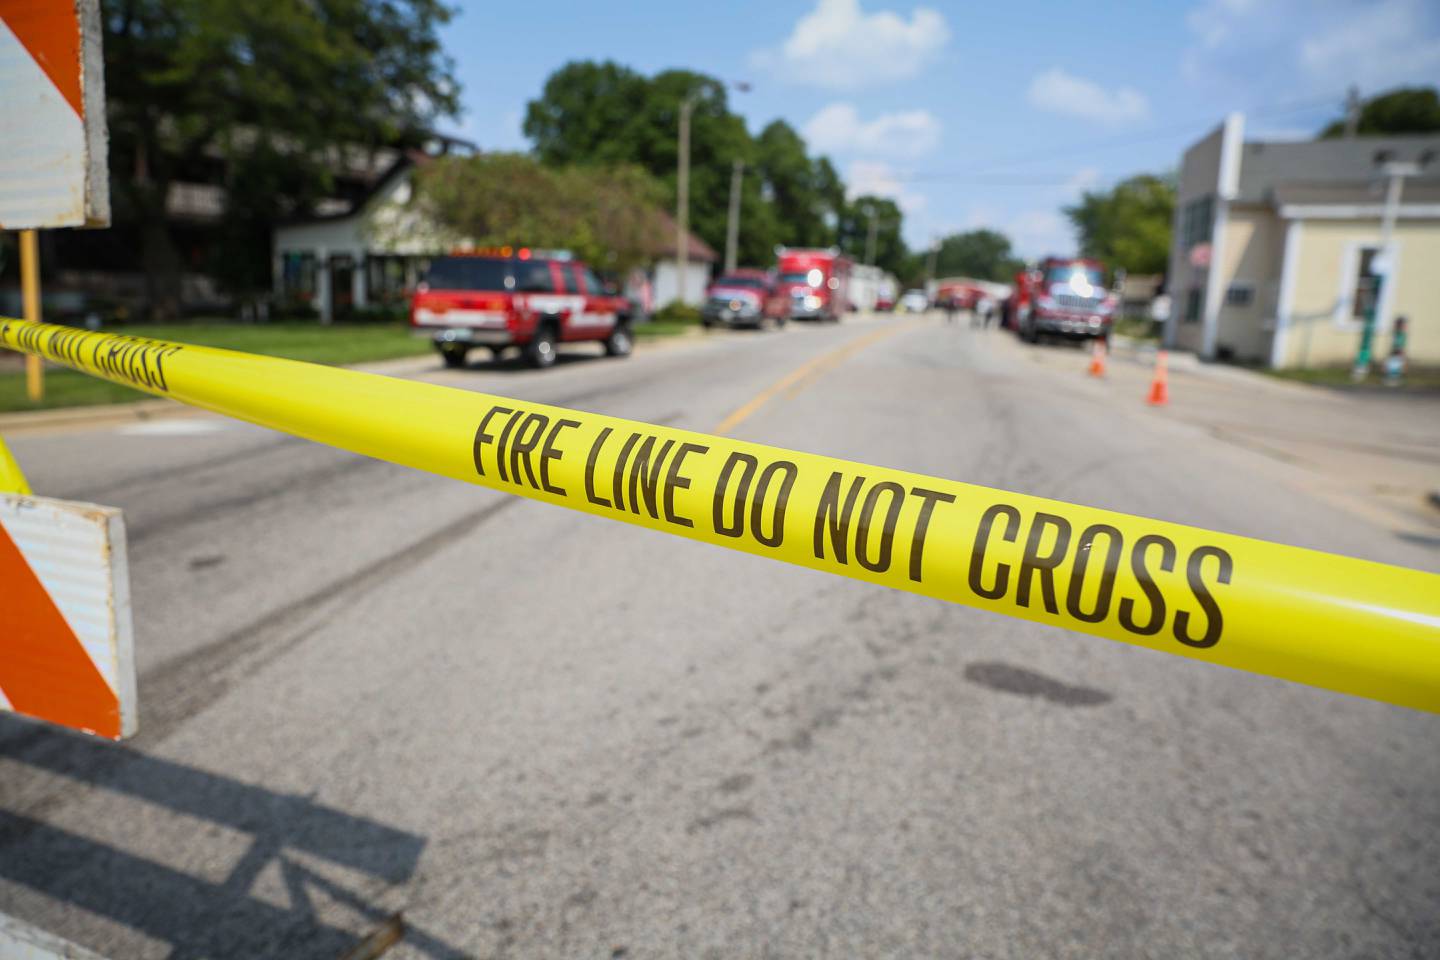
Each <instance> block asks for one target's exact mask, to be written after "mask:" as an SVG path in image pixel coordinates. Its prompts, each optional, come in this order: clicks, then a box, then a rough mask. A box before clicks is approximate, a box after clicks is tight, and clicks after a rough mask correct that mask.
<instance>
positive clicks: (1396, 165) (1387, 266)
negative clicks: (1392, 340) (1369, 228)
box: [1351, 150, 1431, 383]
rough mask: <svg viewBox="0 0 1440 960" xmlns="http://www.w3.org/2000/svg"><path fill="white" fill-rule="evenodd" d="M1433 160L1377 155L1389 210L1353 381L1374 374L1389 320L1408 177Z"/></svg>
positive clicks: (1382, 224)
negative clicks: (1384, 312) (1386, 306)
mask: <svg viewBox="0 0 1440 960" xmlns="http://www.w3.org/2000/svg"><path fill="white" fill-rule="evenodd" d="M1430 159H1431V156H1430V154H1429V152H1428V151H1427V152H1426V153H1425V154H1423V155H1422V156H1421V157H1420V159H1419V160H1418V161H1417V160H1411V161H1398V160H1393V159H1391V154H1390V151H1388V150H1382V151H1380V152H1379V153H1377V154H1376V155H1375V162H1376V164H1377V165H1378V166H1379V168H1380V176H1382V177H1385V178H1386V179H1387V182H1386V184H1385V209H1384V212H1383V213H1382V214H1381V216H1380V249H1379V250H1377V251H1376V253H1375V256H1374V258H1373V259H1372V260H1371V261H1370V263H1371V269H1372V270H1373V271H1374V273H1375V289H1374V291H1373V292H1372V293H1371V295H1370V303H1369V304H1368V305H1367V306H1366V309H1365V326H1364V328H1363V329H1362V330H1361V332H1360V349H1359V350H1358V351H1357V352H1356V354H1355V368H1354V369H1353V370H1352V371H1351V378H1352V379H1353V380H1355V381H1356V382H1357V383H1358V382H1359V381H1361V380H1364V379H1365V378H1366V377H1367V376H1369V374H1370V361H1371V358H1372V355H1373V352H1374V345H1375V328H1376V326H1377V325H1378V324H1379V323H1380V322H1381V321H1383V320H1384V319H1385V318H1384V317H1382V316H1380V302H1381V295H1382V293H1383V292H1384V289H1385V282H1386V278H1387V277H1389V276H1390V275H1391V274H1392V273H1394V272H1395V266H1396V265H1395V262H1394V261H1395V251H1394V250H1392V249H1391V247H1390V240H1391V237H1392V236H1393V235H1394V233H1395V219H1396V217H1398V216H1399V214H1400V194H1401V191H1403V190H1404V188H1405V178H1406V177H1414V176H1419V174H1420V171H1421V170H1422V169H1423V168H1424V167H1425V166H1426V164H1428V163H1429V161H1430Z"/></svg>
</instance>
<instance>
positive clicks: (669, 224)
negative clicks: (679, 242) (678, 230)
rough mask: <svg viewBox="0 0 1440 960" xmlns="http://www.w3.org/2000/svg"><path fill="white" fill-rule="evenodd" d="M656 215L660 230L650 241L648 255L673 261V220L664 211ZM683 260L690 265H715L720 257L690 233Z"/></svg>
mask: <svg viewBox="0 0 1440 960" xmlns="http://www.w3.org/2000/svg"><path fill="white" fill-rule="evenodd" d="M658 213H659V214H660V215H659V216H658V217H657V218H656V221H657V223H658V224H659V225H660V229H658V230H657V232H656V234H655V238H654V240H653V241H652V246H651V247H650V253H651V254H653V255H654V256H655V257H656V258H657V259H660V260H664V259H667V258H668V259H671V260H673V259H675V218H674V217H672V216H670V214H668V213H666V212H665V211H664V210H660V211H658ZM685 259H686V260H688V261H690V262H691V263H694V262H696V261H699V262H701V263H715V262H716V261H718V260H719V259H720V255H719V254H717V253H716V252H715V248H714V247H712V246H710V244H708V243H706V242H705V241H704V240H701V239H700V238H699V237H697V236H695V234H694V232H693V231H692V232H691V234H690V241H689V243H687V244H686V246H685Z"/></svg>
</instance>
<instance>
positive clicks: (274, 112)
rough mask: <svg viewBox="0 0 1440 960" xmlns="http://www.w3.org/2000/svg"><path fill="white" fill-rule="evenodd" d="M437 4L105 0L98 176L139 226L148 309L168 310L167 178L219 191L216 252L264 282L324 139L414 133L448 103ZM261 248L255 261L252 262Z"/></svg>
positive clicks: (328, 144) (326, 144) (360, 141)
mask: <svg viewBox="0 0 1440 960" xmlns="http://www.w3.org/2000/svg"><path fill="white" fill-rule="evenodd" d="M449 17H450V10H449V8H447V7H446V6H444V5H443V3H442V2H441V0H386V2H371V0H311V2H308V3H281V4H272V3H265V4H256V3H249V2H245V0H116V2H114V3H110V4H107V5H106V8H105V11H104V18H103V21H104V31H105V36H104V45H105V85H106V96H107V100H108V101H109V103H108V108H109V109H108V113H109V127H110V166H111V187H112V192H113V198H114V215H115V219H116V221H117V223H119V222H125V221H128V222H130V223H132V224H134V225H135V226H136V228H137V230H138V234H139V238H140V246H141V259H142V262H143V265H144V268H145V274H146V282H147V293H148V300H149V302H150V305H151V309H152V312H154V313H155V314H156V315H158V316H161V317H168V316H173V315H174V314H175V313H176V312H177V311H178V308H179V290H180V269H181V266H182V258H181V255H180V253H179V250H178V247H177V244H176V241H175V238H174V236H172V233H171V229H170V225H169V222H168V220H167V217H166V201H167V197H168V195H169V192H170V187H171V185H172V184H174V183H176V182H179V181H184V180H186V179H195V180H199V181H201V182H211V181H213V179H214V178H215V172H214V171H215V169H216V168H218V169H219V170H221V171H223V173H222V176H223V178H224V182H225V186H226V188H227V195H228V201H227V211H226V222H225V225H224V230H223V234H222V236H223V237H224V238H225V239H227V240H228V241H229V244H227V246H228V247H229V249H227V250H226V251H224V252H223V255H222V257H221V261H222V263H224V264H225V265H226V266H227V267H228V268H229V270H230V272H231V273H232V276H231V278H230V279H231V280H232V282H233V283H235V284H237V285H239V286H242V287H243V286H245V285H253V284H258V283H263V281H264V277H265V275H267V274H268V270H269V264H268V256H267V257H264V258H260V257H256V256H249V255H247V251H249V250H251V249H253V248H254V243H255V241H256V239H257V236H263V238H264V239H263V241H262V242H261V243H260V245H259V247H258V249H259V250H265V249H266V247H267V246H268V239H269V238H268V224H269V223H272V222H273V221H274V219H276V218H278V217H282V216H285V215H287V214H293V213H295V212H296V211H299V210H303V209H304V208H305V207H306V206H307V204H308V203H310V202H311V201H313V200H314V199H315V198H318V197H320V196H323V195H324V193H325V191H326V190H327V189H328V188H329V186H330V184H331V181H332V177H333V170H334V168H335V165H336V152H337V150H352V151H358V152H361V153H363V152H365V151H367V150H371V149H373V148H376V147H379V146H392V145H404V144H417V143H419V142H421V140H422V139H423V138H424V136H425V135H426V132H427V131H428V129H429V128H430V126H431V125H432V124H433V122H434V121H435V120H436V119H437V118H438V117H442V116H450V115H453V114H454V113H455V110H456V106H457V92H458V91H457V86H456V83H455V80H454V78H453V76H452V67H451V64H450V62H449V60H448V59H447V58H446V57H445V55H444V54H443V52H442V50H441V46H440V39H439V35H438V28H439V27H440V26H441V25H442V24H444V23H445V22H446V21H447V20H448V19H449ZM261 259H263V261H264V262H261V263H256V261H257V260H261Z"/></svg>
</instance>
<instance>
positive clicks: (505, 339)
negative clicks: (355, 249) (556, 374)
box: [410, 247, 634, 367]
mask: <svg viewBox="0 0 1440 960" xmlns="http://www.w3.org/2000/svg"><path fill="white" fill-rule="evenodd" d="M410 326H411V327H412V328H413V329H414V332H415V333H416V334H417V335H419V336H424V337H427V338H429V339H431V340H433V341H434V343H435V348H436V349H437V350H438V351H440V356H441V358H442V359H443V360H444V361H445V366H447V367H463V366H464V365H465V360H466V357H467V355H468V354H469V352H470V350H471V348H472V347H477V346H483V347H488V348H490V350H491V352H492V353H493V354H494V355H495V356H496V357H497V358H498V357H499V356H500V355H501V354H502V353H503V352H504V351H505V350H506V349H507V348H509V347H518V348H519V349H520V350H521V352H522V353H523V354H524V356H525V359H526V360H528V361H529V362H530V364H531V365H532V366H536V367H549V366H551V365H552V364H554V363H555V359H556V355H557V353H556V351H557V349H558V347H559V345H560V344H562V343H578V342H581V341H593V342H596V343H600V344H602V345H603V346H604V348H605V353H606V354H608V355H609V356H612V357H624V356H628V355H629V353H630V349H631V346H632V345H633V343H634V340H633V334H632V332H631V330H630V302H629V301H628V300H626V299H625V298H624V297H622V296H620V295H618V294H615V293H612V292H610V291H608V290H607V289H606V288H605V286H604V285H603V284H602V283H601V282H600V281H599V280H597V279H596V278H595V275H594V274H593V273H591V272H590V269H589V268H588V267H586V266H585V264H583V263H580V262H579V261H577V260H574V259H572V258H571V257H570V256H569V254H567V253H565V252H563V251H547V250H531V249H529V248H526V247H521V248H519V249H515V248H512V247H498V248H492V249H487V250H477V251H464V252H460V253H453V254H450V255H448V256H442V257H436V258H435V259H433V260H432V261H430V269H429V270H428V271H426V274H425V279H424V281H423V282H422V283H421V284H420V285H419V286H418V287H416V288H415V294H414V296H413V297H412V298H411V301H410Z"/></svg>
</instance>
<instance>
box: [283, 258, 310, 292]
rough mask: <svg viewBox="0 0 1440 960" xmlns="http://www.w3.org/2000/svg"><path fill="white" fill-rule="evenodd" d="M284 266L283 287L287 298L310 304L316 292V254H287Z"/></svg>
mask: <svg viewBox="0 0 1440 960" xmlns="http://www.w3.org/2000/svg"><path fill="white" fill-rule="evenodd" d="M283 264H284V272H283V274H282V281H281V287H282V289H283V290H284V293H285V296H286V298H287V299H290V300H298V301H301V302H309V301H310V300H311V299H312V298H313V297H314V296H315V290H316V282H315V281H316V266H317V264H316V261H315V254H313V253H294V252H287V253H285V254H284V255H283Z"/></svg>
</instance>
